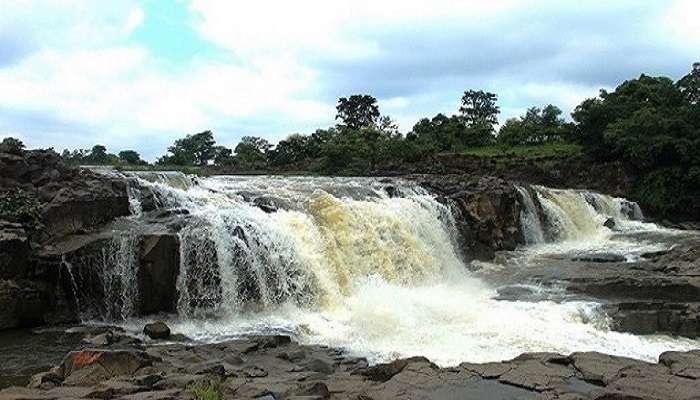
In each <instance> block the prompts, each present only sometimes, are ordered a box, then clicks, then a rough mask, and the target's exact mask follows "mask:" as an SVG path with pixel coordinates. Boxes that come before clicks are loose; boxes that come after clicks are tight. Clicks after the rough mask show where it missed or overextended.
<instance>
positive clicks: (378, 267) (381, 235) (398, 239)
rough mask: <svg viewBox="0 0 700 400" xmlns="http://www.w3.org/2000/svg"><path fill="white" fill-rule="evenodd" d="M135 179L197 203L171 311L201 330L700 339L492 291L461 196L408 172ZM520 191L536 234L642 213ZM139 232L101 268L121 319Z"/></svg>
mask: <svg viewBox="0 0 700 400" xmlns="http://www.w3.org/2000/svg"><path fill="white" fill-rule="evenodd" d="M139 179H141V181H140V182H142V183H143V186H145V187H148V188H149V191H150V192H148V191H147V192H144V191H143V190H141V191H140V192H139V193H138V195H139V196H140V197H139V199H137V201H138V202H139V203H140V204H145V203H146V202H148V201H153V200H152V199H150V197H149V196H152V197H157V199H158V202H157V205H158V206H159V207H162V208H164V209H178V210H182V209H184V210H186V211H187V212H186V218H184V217H183V219H182V223H183V227H182V228H181V229H180V230H179V233H178V235H179V239H180V263H181V265H180V271H179V275H178V281H177V289H178V299H177V311H178V315H177V317H173V319H172V320H171V321H170V323H171V324H172V326H173V329H174V330H175V331H178V332H181V333H184V334H186V335H188V336H190V337H192V338H195V339H199V340H205V341H214V340H222V339H225V338H229V337H235V336H238V335H244V334H249V333H269V332H280V331H281V332H285V333H291V334H293V335H295V336H296V338H297V339H298V340H300V341H302V342H306V343H322V344H327V345H331V346H337V347H342V348H345V349H347V350H348V351H351V352H356V353H358V354H361V355H364V356H367V357H369V358H370V360H373V361H378V360H386V359H390V358H393V357H397V356H411V355H417V354H422V355H426V356H428V357H429V358H431V359H432V360H434V361H436V362H437V363H439V364H442V365H453V364H457V363H459V362H462V361H467V360H468V361H494V360H500V359H505V358H511V357H514V356H516V355H518V354H520V353H522V352H525V351H559V352H564V353H566V352H571V351H585V350H597V351H605V352H609V353H614V354H622V355H627V356H634V357H639V358H645V359H652V358H654V357H656V356H657V355H658V354H659V353H660V352H661V351H664V350H669V349H683V348H688V347H692V346H697V343H695V342H692V341H685V340H676V339H670V338H665V337H648V338H647V337H637V336H633V335H627V334H622V333H616V332H610V331H608V330H607V322H606V318H605V315H604V314H603V313H602V312H601V311H600V309H599V307H598V305H597V304H595V303H592V302H583V301H568V302H563V303H554V302H551V301H539V302H524V301H498V300H495V299H494V298H495V297H496V291H495V289H494V288H493V287H490V286H489V285H487V284H486V283H484V282H483V281H481V280H480V279H477V278H475V277H473V276H472V275H470V273H469V272H468V269H467V267H466V266H465V264H464V262H463V261H462V259H461V257H460V255H459V252H458V251H457V249H458V246H457V240H456V239H457V230H456V229H455V221H454V217H453V214H452V211H451V209H450V207H449V206H447V205H445V204H443V203H441V202H439V201H437V199H436V198H435V196H433V195H432V194H431V193H429V192H427V191H425V190H424V189H422V188H421V187H419V186H417V185H415V184H413V183H411V182H407V181H401V180H394V181H390V182H389V181H382V180H377V179H370V178H342V179H341V178H306V177H211V178H204V179H200V180H198V182H197V183H196V184H192V183H191V181H189V180H187V182H190V184H188V185H180V184H179V183H177V182H176V183H170V182H168V181H167V180H164V179H160V180H158V179H151V181H148V182H146V181H144V180H143V179H144V178H139ZM178 180H179V179H178ZM180 182H181V181H180ZM518 191H519V193H520V197H521V201H522V206H523V207H522V208H523V214H522V215H521V223H522V224H523V231H524V232H525V235H526V238H527V242H528V244H531V245H539V244H541V243H544V242H559V241H566V242H577V241H580V240H591V239H595V238H602V237H603V236H605V237H608V236H609V235H610V230H609V229H608V228H605V227H604V226H603V224H604V222H605V220H606V219H607V218H609V217H612V218H615V219H616V220H619V221H617V222H618V224H620V225H621V226H622V227H623V228H625V227H627V226H628V224H629V226H632V225H633V224H634V223H637V224H641V222H635V221H634V220H633V218H634V217H637V216H638V214H636V215H632V214H630V211H628V210H632V211H631V212H634V207H631V206H629V205H627V206H625V204H627V203H624V202H623V201H622V200H621V199H614V198H611V197H608V196H603V195H598V194H595V193H590V192H580V191H560V190H552V189H547V188H543V187H531V188H518ZM149 193H150V194H149ZM149 199H150V200H149ZM625 207H627V208H625ZM146 208H147V207H144V208H142V209H146ZM146 214H147V213H145V214H144V216H146ZM630 215H631V217H630ZM133 218H135V219H136V220H138V219H139V218H141V217H139V216H136V217H133ZM639 227H641V228H643V227H644V226H641V225H640V226H639ZM601 232H602V233H601ZM606 235H607V236H606ZM131 240H133V239H131V236H129V235H126V236H124V237H123V238H121V239H119V240H118V241H117V242H118V243H117V244H116V245H115V246H116V247H115V249H114V252H113V253H114V255H113V257H112V258H111V259H109V260H108V261H109V263H110V265H113V264H114V263H116V264H119V267H118V268H112V269H111V270H110V271H111V272H109V273H107V275H106V277H107V279H105V282H106V283H105V290H106V291H109V292H110V293H112V294H111V295H110V296H113V297H111V298H110V299H112V300H110V301H111V302H112V303H114V304H115V305H116V306H115V308H114V310H113V311H111V313H112V314H111V315H112V316H113V317H114V318H116V319H120V318H124V317H128V316H129V315H132V314H133V307H134V304H133V303H130V302H129V301H128V299H135V298H138V293H134V291H133V290H136V291H138V288H137V285H135V284H134V281H132V280H130V278H129V277H128V275H129V274H132V275H131V276H136V271H135V270H134V264H133V258H132V257H133V256H132V255H133V254H137V253H136V252H135V251H138V250H133V249H132V251H131V253H129V252H128V251H122V250H125V249H126V248H128V247H129V246H133V248H135V249H138V243H134V242H130V241H131ZM135 324H137V325H140V322H136V323H135Z"/></svg>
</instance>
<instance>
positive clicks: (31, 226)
mask: <svg viewBox="0 0 700 400" xmlns="http://www.w3.org/2000/svg"><path fill="white" fill-rule="evenodd" d="M0 219H2V220H6V221H9V222H15V223H18V224H21V225H22V226H23V227H24V228H25V229H26V230H27V231H28V232H29V233H33V232H37V231H40V230H42V229H43V227H44V225H43V224H42V222H41V219H42V216H41V203H40V202H39V200H38V199H37V198H36V196H34V195H32V194H31V193H29V192H25V191H23V190H15V191H10V192H4V193H0Z"/></svg>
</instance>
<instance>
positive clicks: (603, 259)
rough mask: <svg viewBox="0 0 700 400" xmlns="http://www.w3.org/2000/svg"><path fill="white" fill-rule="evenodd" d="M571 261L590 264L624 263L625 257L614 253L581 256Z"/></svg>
mask: <svg viewBox="0 0 700 400" xmlns="http://www.w3.org/2000/svg"><path fill="white" fill-rule="evenodd" d="M571 261H581V262H592V263H620V262H624V261H625V257H623V256H621V255H619V254H614V253H595V254H582V255H578V256H576V257H573V258H572V259H571Z"/></svg>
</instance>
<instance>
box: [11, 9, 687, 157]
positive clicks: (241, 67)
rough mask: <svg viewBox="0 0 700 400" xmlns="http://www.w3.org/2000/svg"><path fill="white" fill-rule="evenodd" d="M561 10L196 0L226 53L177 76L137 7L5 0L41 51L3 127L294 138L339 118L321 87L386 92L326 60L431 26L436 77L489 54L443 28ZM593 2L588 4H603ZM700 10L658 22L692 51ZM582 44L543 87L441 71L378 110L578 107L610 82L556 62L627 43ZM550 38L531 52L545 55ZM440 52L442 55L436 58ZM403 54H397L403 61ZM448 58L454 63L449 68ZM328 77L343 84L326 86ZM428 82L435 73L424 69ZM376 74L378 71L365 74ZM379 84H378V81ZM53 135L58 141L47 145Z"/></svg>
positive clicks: (203, 23)
mask: <svg viewBox="0 0 700 400" xmlns="http://www.w3.org/2000/svg"><path fill="white" fill-rule="evenodd" d="M599 3H600V7H604V6H605V3H604V2H599ZM179 4H182V5H183V6H187V5H186V4H185V3H179ZM555 4H559V3H557V2H549V3H546V4H543V3H541V2H533V1H516V0H496V1H490V2H483V1H451V0H436V1H433V2H425V1H419V0H402V1H399V0H389V1H370V0H358V1H353V2H347V1H344V2H336V1H328V0H326V1H321V0H308V1H303V0H300V1H296V2H279V1H271V0H258V1H254V2H231V1H224V0H221V1H216V0H192V1H191V3H189V6H188V7H189V10H190V11H191V12H193V13H194V14H195V15H194V16H195V18H193V21H194V24H195V25H194V29H195V30H196V32H198V33H199V34H200V35H201V36H202V37H203V38H204V39H206V40H208V41H210V42H212V43H214V44H216V45H218V46H219V47H220V48H221V49H223V50H221V54H218V55H217V56H216V57H213V58H205V57H199V58H197V59H196V60H192V61H190V62H188V63H184V64H181V65H178V66H177V67H176V68H167V67H164V65H163V62H162V60H160V59H158V58H156V56H155V55H154V54H153V53H151V51H150V50H149V49H147V48H145V47H141V46H140V45H139V44H137V43H134V42H133V40H132V38H131V36H130V35H131V34H132V33H133V32H134V31H135V30H136V29H137V28H139V27H141V26H143V24H144V23H149V21H152V19H149V15H144V11H143V10H142V8H141V7H140V5H139V4H138V2H137V0H124V1H120V2H109V3H104V2H92V1H81V0H55V1H51V2H46V1H42V0H5V1H3V6H2V12H1V13H0V32H3V31H5V30H13V29H14V31H15V32H20V33H22V35H23V36H24V37H23V39H25V40H24V41H23V44H26V45H27V46H32V51H31V52H29V53H28V54H29V55H26V56H24V58H23V59H20V60H19V61H17V62H14V63H12V64H11V65H8V66H5V67H4V68H0V87H1V88H2V90H0V104H3V108H4V109H0V124H1V123H6V124H10V123H11V122H12V121H14V120H11V119H9V118H7V117H6V118H5V119H3V115H2V112H7V110H11V111H17V112H18V115H20V114H21V113H23V112H28V113H33V114H32V115H47V116H54V117H56V118H58V119H60V121H61V122H67V123H68V124H69V125H70V126H81V127H84V128H85V129H84V132H87V135H89V137H84V138H83V139H82V140H84V143H94V142H97V141H102V142H103V143H105V144H107V145H108V146H111V147H115V148H114V149H113V150H118V149H119V148H120V147H123V146H136V147H138V146H147V145H148V146H151V147H154V146H155V144H157V146H159V147H160V150H152V151H154V152H163V151H164V150H165V147H166V146H167V144H168V143H169V142H171V141H172V139H174V138H176V137H179V136H181V135H182V134H184V133H191V132H194V131H197V130H203V129H216V128H217V127H223V128H222V131H216V132H215V133H216V134H217V138H218V139H219V141H220V142H222V143H227V144H233V143H231V142H232V141H235V139H236V138H237V137H238V136H240V135H243V134H250V133H255V134H264V135H266V137H267V138H268V139H272V140H275V139H278V138H281V137H283V136H285V135H286V134H288V133H291V132H295V131H302V132H305V131H309V130H311V128H312V127H322V126H327V125H329V124H332V123H333V122H334V120H333V117H334V114H335V108H334V99H330V98H329V96H327V95H326V93H320V92H321V91H322V90H323V89H324V88H325V87H327V86H333V85H335V87H341V86H342V88H343V89H342V90H355V89H345V88H356V87H359V88H363V89H361V90H367V91H369V92H370V93H372V91H373V90H374V89H373V87H374V86H375V84H368V83H367V82H366V80H362V79H363V78H358V77H357V74H355V75H353V73H356V72H357V71H355V70H354V69H353V68H349V69H347V70H345V71H343V73H342V74H338V75H334V74H333V72H336V71H335V70H332V71H329V70H322V68H324V67H322V66H319V63H316V62H314V61H315V60H316V59H318V58H324V59H326V60H333V63H330V65H336V66H337V65H354V64H349V63H347V62H349V61H353V62H360V63H364V64H369V63H370V62H372V61H373V60H374V61H381V62H385V63H388V64H390V63H399V62H402V61H399V60H395V59H389V60H387V59H386V57H387V54H388V53H387V49H386V48H385V47H384V46H387V43H386V42H385V41H383V39H385V37H386V36H385V35H386V34H387V33H391V34H392V35H393V37H394V38H396V37H399V38H401V37H403V36H401V35H403V34H404V33H405V32H408V31H411V30H414V29H417V28H416V27H420V29H426V30H430V32H432V33H433V34H434V33H436V32H437V33H438V35H433V36H430V35H425V36H426V37H433V38H436V39H434V40H433V42H430V43H426V44H423V47H417V48H416V50H415V51H416V52H419V53H420V54H408V55H407V57H406V61H411V58H412V57H413V58H415V57H425V59H426V60H429V61H430V62H429V63H426V64H416V65H417V67H413V68H418V69H423V70H426V71H427V70H430V67H431V65H432V64H435V65H443V64H440V61H442V60H440V59H435V60H434V61H435V63H433V59H432V58H436V57H437V58H439V57H441V56H442V57H444V58H445V59H448V58H450V57H451V56H455V59H459V58H460V57H461V56H462V54H463V55H464V58H467V57H474V58H479V57H480V54H479V53H470V51H471V50H472V49H470V48H454V49H453V48H448V49H447V50H446V51H444V50H445V48H444V47H445V45H444V43H440V42H439V40H440V38H441V37H442V36H441V35H442V34H444V35H449V34H450V32H445V30H446V28H445V26H451V27H455V26H459V24H461V23H462V21H463V23H464V24H470V23H477V24H486V23H488V22H489V21H490V18H497V17H499V16H503V15H509V14H511V13H517V12H520V11H522V10H533V9H545V8H547V7H550V6H551V7H553V6H554V5H555ZM587 4H588V6H587V7H589V8H590V7H591V4H593V3H587ZM630 4H632V5H631V6H635V5H634V4H633V3H630ZM628 6H629V5H628ZM625 7H627V6H625ZM594 8H595V7H594ZM620 8H621V9H624V7H622V6H620ZM697 8H698V4H697V3H696V2H695V1H692V0H680V1H677V2H676V3H674V5H673V7H670V6H669V11H668V14H666V15H660V16H659V18H657V19H660V20H662V21H666V22H667V23H668V27H669V28H668V29H669V30H671V28H673V29H672V30H673V32H675V34H677V35H678V36H677V41H678V42H681V37H683V38H684V39H683V40H686V41H687V43H690V44H692V43H695V45H698V44H700V39H699V37H700V25H698V24H699V23H698V19H697V18H694V17H695V15H697V14H698V9H697ZM617 11H619V10H617ZM555 14H556V13H555ZM528 15H530V14H528ZM444 21H450V24H444V23H443V22H444ZM541 22H542V21H540V23H541ZM525 23H527V21H525ZM538 26H539V25H536V26H529V25H523V26H522V27H521V26H515V27H513V26H503V27H500V26H499V28H498V29H500V30H503V34H504V35H507V34H511V35H513V34H518V33H522V32H525V31H527V29H536V28H538ZM540 28H542V27H540ZM496 31H498V30H496ZM430 32H426V33H430ZM0 34H1V33H0ZM397 34H398V36H397ZM535 37H536V38H537V36H535ZM487 39H488V38H485V39H484V40H487ZM491 39H493V38H491ZM575 39H576V40H579V41H580V42H574V41H571V42H570V44H571V45H570V49H571V50H572V51H569V52H567V53H565V54H554V55H547V56H543V57H548V58H543V59H538V60H533V61H529V60H528V61H527V62H528V63H529V67H531V68H532V67H533V65H539V66H541V68H542V70H541V71H539V72H538V76H539V75H541V78H540V79H537V80H535V81H532V80H528V79H527V78H526V77H523V76H515V75H517V74H510V75H507V76H503V75H499V72H498V71H493V72H492V73H491V72H489V75H484V76H477V77H470V76H468V74H462V75H460V72H459V71H456V72H455V71H449V72H446V73H445V74H444V75H440V71H437V72H432V71H429V73H426V75H425V76H426V78H425V79H433V80H432V81H426V82H423V81H418V80H417V79H416V82H413V81H412V77H411V76H407V77H405V78H404V77H403V76H389V77H388V78H389V79H392V80H394V81H395V82H396V83H397V84H398V85H410V84H413V83H415V84H416V89H415V91H412V92H407V94H404V93H401V94H400V95H399V94H395V93H391V91H387V93H388V94H387V95H386V98H381V99H380V106H381V108H382V111H384V112H386V113H388V114H390V115H391V116H393V117H395V118H396V119H397V121H399V123H400V125H401V128H402V129H403V130H407V129H410V128H411V126H412V125H413V124H414V123H415V121H416V120H417V119H418V118H419V117H421V116H432V115H434V114H435V113H436V112H443V113H452V112H455V111H456V108H457V102H458V100H459V95H460V93H461V90H462V89H464V88H466V87H467V86H466V85H475V86H473V87H485V88H489V89H491V90H494V91H496V92H498V93H499V95H500V100H501V102H502V107H503V111H504V112H503V116H504V117H508V116H511V115H517V114H519V113H521V112H522V111H524V107H525V106H529V105H543V104H546V103H554V104H557V105H559V106H560V107H561V108H562V109H564V110H565V111H568V110H570V109H571V108H573V106H574V105H575V104H577V103H578V102H580V101H581V100H582V99H583V98H585V97H588V96H592V95H595V94H596V93H597V89H598V88H597V87H589V86H586V85H582V84H579V83H577V82H566V81H559V80H557V78H549V77H548V76H547V74H548V72H550V73H551V72H554V71H556V68H557V66H558V63H559V64H561V63H563V62H564V61H565V62H566V63H567V64H572V63H574V62H576V60H577V58H576V57H579V56H580V54H584V55H585V57H586V59H587V60H588V62H590V63H591V64H592V65H593V63H601V62H605V60H595V59H594V56H595V54H600V53H605V52H606V51H608V52H609V51H612V50H610V49H611V48H612V47H611V43H616V42H615V40H617V38H616V37H611V36H610V35H607V36H606V35H605V32H603V33H601V34H600V36H599V37H586V38H580V37H576V38H575ZM584 39H585V40H584ZM173 40H177V39H173ZM572 40H573V39H572ZM693 40H695V42H693ZM592 41H593V42H592ZM683 43H686V42H683ZM538 44H539V43H524V44H523V45H524V46H525V45H527V46H532V47H533V49H534V50H536V49H537V45H538ZM452 45H453V46H458V45H459V43H456V42H455V43H453V44H452ZM432 46H434V48H433V47H432ZM441 46H442V47H441ZM409 47H410V46H409ZM579 47H580V49H579ZM615 48H618V47H615ZM435 49H437V50H443V51H442V52H441V51H435V52H432V51H433V50H435ZM0 50H1V49H0ZM393 50H394V51H395V52H394V53H391V54H395V55H396V54H397V53H396V50H395V49H393ZM398 51H402V50H401V49H399V50H398ZM411 51H413V50H411ZM586 51H589V53H586ZM533 53H534V51H533ZM0 54H1V52H0ZM398 55H402V54H398ZM572 55H573V56H572ZM431 57H432V58H431ZM566 57H574V58H575V59H573V60H572V59H567V58H566ZM358 60H359V61H358ZM526 60H527V59H526ZM543 60H544V61H543ZM562 60H563V61H562ZM450 61H451V58H450V59H449V60H447V62H450ZM503 62H506V63H507V62H508V60H507V59H504V61H503ZM446 64H447V63H445V64H444V65H446ZM518 68H520V66H519V67H518ZM516 69H517V68H516ZM389 70H391V69H389ZM368 71H370V72H372V71H373V70H372V69H371V68H370V69H368ZM638 72H641V71H638ZM635 73H636V72H635ZM430 74H433V75H430ZM329 76H331V77H332V78H330V79H333V80H334V81H333V82H328V79H329ZM419 77H420V78H421V79H423V76H422V75H419ZM369 78H375V75H374V74H373V73H372V74H371V75H369V74H368V75H367V76H366V77H365V79H369ZM353 79H355V81H353ZM378 79H382V78H381V77H379V78H378ZM341 81H342V82H341ZM375 82H376V81H375ZM341 83H342V85H341ZM380 83H381V82H380ZM370 85H372V87H367V86H370ZM365 88H366V89H365ZM337 94H338V95H345V94H352V93H337ZM333 95H336V93H335V92H334V93H333ZM8 121H10V122H8ZM231 127H239V129H240V130H236V131H235V132H229V131H226V130H227V129H228V130H230V129H233V128H231ZM45 129H46V130H47V131H48V133H51V132H52V131H51V130H52V129H56V132H59V131H60V129H68V128H66V127H65V125H62V126H61V127H60V129H59V128H53V127H52V126H50V125H46V127H45ZM0 132H13V133H15V134H17V135H19V136H23V137H24V138H25V139H26V140H27V143H28V144H30V145H34V146H52V145H55V146H56V147H59V148H60V147H63V146H70V147H74V146H77V145H81V144H77V143H70V142H64V143H62V142H61V140H66V141H68V140H75V137H76V136H71V137H68V136H66V135H61V136H59V137H56V136H54V137H51V136H47V135H38V134H37V133H36V132H33V131H30V130H29V128H27V127H25V126H24V125H23V124H22V123H21V120H19V122H15V124H14V125H12V126H1V125H0ZM60 132H62V131H60ZM48 140H51V141H52V142H44V141H48ZM154 143H155V144H154ZM110 150H112V148H110ZM152 155H154V154H149V156H152Z"/></svg>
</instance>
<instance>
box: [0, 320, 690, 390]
mask: <svg viewBox="0 0 700 400" xmlns="http://www.w3.org/2000/svg"><path fill="white" fill-rule="evenodd" d="M102 335H105V334H104V333H103V334H101V335H98V336H99V338H96V337H93V338H91V340H89V342H90V343H89V344H88V346H91V347H85V348H82V349H80V350H76V351H72V352H70V353H69V354H68V355H67V356H66V357H65V358H64V360H63V361H62V362H61V363H60V364H59V365H57V366H55V367H54V368H52V369H51V370H49V371H46V372H42V373H39V374H37V375H35V376H34V377H33V378H32V380H31V383H30V384H29V385H28V387H10V388H6V389H4V390H2V391H0V399H63V398H101V399H196V398H204V395H205V394H210V395H211V394H213V395H215V396H216V397H208V398H224V399H229V398H231V399H232V398H235V399H268V400H271V399H357V400H370V399H398V398H402V399H403V398H405V399H649V400H652V399H654V400H662V399H663V400H676V399H678V400H680V399H684V400H690V399H698V398H699V396H700V350H698V351H691V352H685V353H682V352H667V353H664V354H662V355H661V357H660V362H659V363H657V364H651V363H646V362H642V361H638V360H633V359H628V358H623V357H614V356H609V355H605V354H599V353H574V354H571V355H568V356H565V355H560V354H554V353H528V354H523V355H521V356H519V357H517V358H515V359H513V360H510V361H504V362H497V363H486V364H471V363H463V364H461V365H459V366H456V367H451V368H439V367H438V366H436V365H435V364H433V363H431V362H430V361H429V360H428V359H426V358H423V357H413V358H408V359H401V360H396V361H393V362H391V363H388V364H378V365H373V366H369V365H368V363H367V361H366V360H365V359H364V358H356V357H352V356H349V355H347V354H344V353H343V352H342V351H339V350H336V349H331V348H327V347H324V346H304V345H299V344H297V343H295V342H293V341H292V340H291V339H290V338H289V337H287V336H260V337H250V338H248V339H242V340H233V341H229V342H224V343H218V344H208V345H189V344H165V345H149V344H147V343H142V342H139V341H138V340H135V339H134V338H130V337H124V335H123V333H120V332H119V331H114V332H108V335H109V337H110V338H111V340H108V341H101V339H100V338H101V336H102ZM100 342H101V343H102V344H101V345H100V344H99V343H100Z"/></svg>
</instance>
